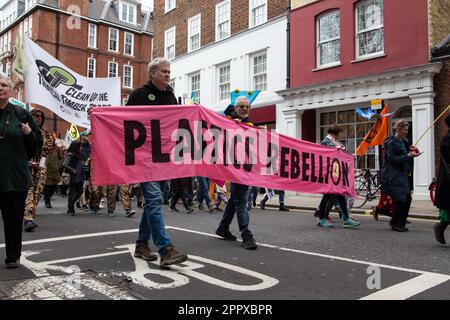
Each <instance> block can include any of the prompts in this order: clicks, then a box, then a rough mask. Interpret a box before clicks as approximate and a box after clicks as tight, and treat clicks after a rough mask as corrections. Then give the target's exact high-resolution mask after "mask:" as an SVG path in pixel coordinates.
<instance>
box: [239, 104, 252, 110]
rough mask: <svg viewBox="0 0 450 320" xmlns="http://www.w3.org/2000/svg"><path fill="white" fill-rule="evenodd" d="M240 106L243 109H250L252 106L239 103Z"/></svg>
mask: <svg viewBox="0 0 450 320" xmlns="http://www.w3.org/2000/svg"><path fill="white" fill-rule="evenodd" d="M238 107H239V108H241V109H250V106H247V105H241V104H240V105H238Z"/></svg>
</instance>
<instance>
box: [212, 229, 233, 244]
mask: <svg viewBox="0 0 450 320" xmlns="http://www.w3.org/2000/svg"><path fill="white" fill-rule="evenodd" d="M216 234H217V235H218V236H219V237H222V238H223V239H225V240H228V241H236V240H237V238H236V237H235V236H234V235H233V234H232V233H231V232H230V230H227V231H222V230H220V229H217V230H216Z"/></svg>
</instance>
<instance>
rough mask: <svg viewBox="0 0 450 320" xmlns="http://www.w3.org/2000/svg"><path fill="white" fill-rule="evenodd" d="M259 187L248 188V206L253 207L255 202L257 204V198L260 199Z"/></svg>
mask: <svg viewBox="0 0 450 320" xmlns="http://www.w3.org/2000/svg"><path fill="white" fill-rule="evenodd" d="M258 192H259V187H249V188H248V196H247V201H248V206H249V207H250V206H252V204H253V202H254V203H256V197H258Z"/></svg>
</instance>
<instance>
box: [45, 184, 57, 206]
mask: <svg viewBox="0 0 450 320" xmlns="http://www.w3.org/2000/svg"><path fill="white" fill-rule="evenodd" d="M55 190H56V184H53V185H47V184H46V185H45V186H44V201H45V203H50V198H51V197H52V196H53V194H54V193H55Z"/></svg>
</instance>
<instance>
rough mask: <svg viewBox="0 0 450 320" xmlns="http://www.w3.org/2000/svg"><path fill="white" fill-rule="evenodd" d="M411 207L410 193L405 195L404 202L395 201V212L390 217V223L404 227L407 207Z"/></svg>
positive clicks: (407, 212)
mask: <svg viewBox="0 0 450 320" xmlns="http://www.w3.org/2000/svg"><path fill="white" fill-rule="evenodd" d="M410 207H411V195H409V194H408V195H407V196H406V202H400V201H395V213H394V215H393V216H392V218H391V221H390V223H391V225H393V226H396V227H404V226H405V225H406V220H407V219H408V214H409V208H410Z"/></svg>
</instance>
